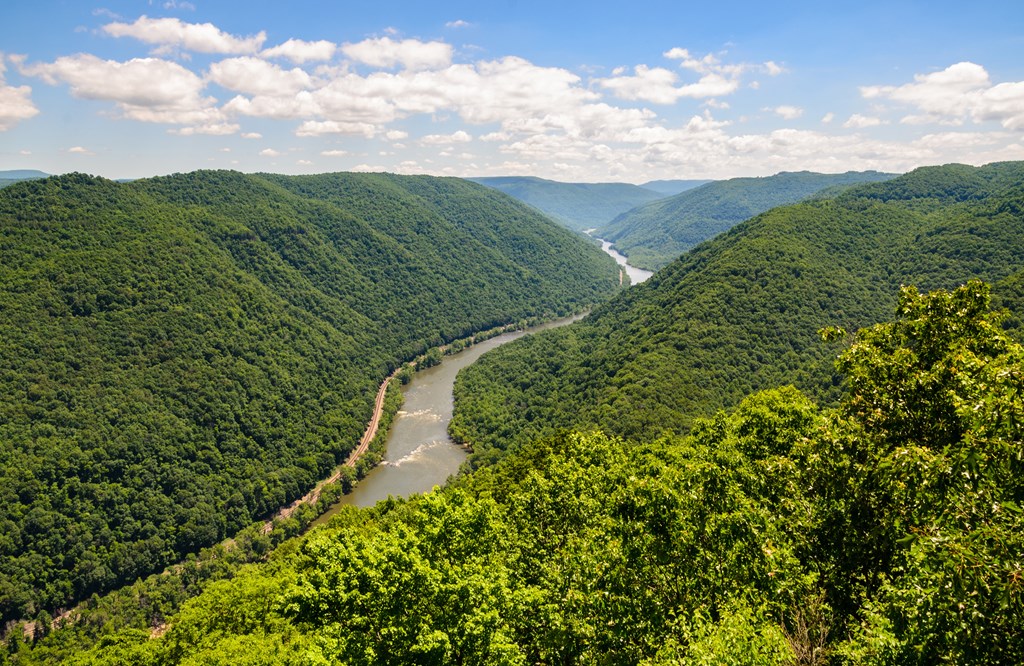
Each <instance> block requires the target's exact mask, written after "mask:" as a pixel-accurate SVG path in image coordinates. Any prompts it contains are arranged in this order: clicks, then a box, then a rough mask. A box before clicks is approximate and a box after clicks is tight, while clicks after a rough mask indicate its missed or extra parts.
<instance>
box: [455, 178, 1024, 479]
mask: <svg viewBox="0 0 1024 666" xmlns="http://www.w3.org/2000/svg"><path fill="white" fill-rule="evenodd" d="M1022 211H1024V163H1022V162H1012V163H1001V164H993V165H989V166H986V167H982V168H973V167H967V166H962V165H949V166H944V167H932V168H924V169H918V170H916V171H914V172H912V173H910V174H907V175H905V176H902V177H899V178H897V179H895V180H891V181H888V182H883V183H870V184H865V185H862V186H858V187H855V188H852V189H850V190H848V191H847V192H845V193H843V194H841V195H839V196H837V197H835V198H833V199H823V200H816V201H809V202H806V203H800V204H796V205H792V206H785V207H781V208H776V209H773V210H771V211H769V212H767V213H764V214H762V215H760V216H758V217H755V218H753V219H751V220H749V221H747V222H744V223H742V224H740V225H737V226H736V227H734V228H733V229H731V230H730V231H728V232H726V233H724V234H722V235H720V236H718V237H716V238H715V239H713V240H711V241H709V242H707V243H704V244H703V245H700V246H699V247H697V248H695V249H694V250H691V251H690V252H688V253H686V254H685V255H683V256H682V257H681V258H679V259H678V260H676V261H675V262H673V263H672V264H670V265H669V266H667V267H666V268H664V269H662V270H661V271H659V272H658V273H656V274H655V275H654V277H652V278H651V279H650V280H648V281H647V282H645V283H643V284H641V285H638V286H637V287H634V288H631V289H629V290H628V291H627V292H625V293H623V294H620V295H619V296H618V297H616V298H615V299H613V300H612V301H611V302H609V303H607V304H605V305H603V306H601V307H599V308H597V309H595V310H594V312H593V313H592V314H591V315H590V316H589V317H587V318H586V319H585V320H583V321H582V322H579V323H577V324H575V325H573V326H569V327H566V328H562V329H559V330H556V331H549V332H545V333H544V334H540V335H537V336H532V337H531V338H528V339H525V340H520V341H517V342H516V343H514V344H509V345H506V346H504V347H502V348H501V349H498V350H495V351H494V352H493V353H491V354H488V355H487V356H486V357H485V358H483V359H481V360H480V361H479V362H478V363H476V364H474V365H473V366H472V367H470V368H467V369H466V370H465V371H463V372H462V373H461V374H460V376H459V379H458V381H457V383H456V386H455V393H456V410H455V417H454V419H453V420H452V423H451V427H450V430H451V432H452V433H453V435H454V436H456V437H457V438H460V439H463V440H465V441H468V442H471V443H472V445H473V447H474V450H475V453H474V458H475V460H476V463H477V464H481V463H484V462H487V461H490V460H493V459H494V458H496V457H499V456H500V450H501V449H505V448H508V447H510V446H514V445H516V444H522V443H525V442H528V441H531V440H533V439H536V438H537V437H540V436H544V435H546V434H549V433H553V432H555V431H556V430H557V429H559V428H568V427H592V426H596V427H600V428H602V429H603V430H605V431H606V432H608V433H609V434H614V435H619V436H623V437H627V438H640V439H649V438H653V437H657V436H658V435H660V434H662V433H666V432H667V433H680V432H685V431H686V430H687V429H688V428H689V426H690V425H691V424H692V421H693V419H694V418H695V417H698V416H702V415H707V414H709V413H711V412H713V411H714V410H715V409H718V408H721V407H726V406H730V405H735V404H737V403H739V401H740V400H741V399H742V398H743V397H744V396H746V395H748V394H750V393H752V392H754V391H756V390H760V389H763V388H768V387H771V386H777V385H781V384H794V385H796V386H797V387H798V388H800V389H801V390H804V391H806V392H808V393H809V394H811V395H812V396H814V397H815V398H817V399H821V400H825V401H830V400H833V399H835V397H836V395H837V391H838V378H836V377H835V375H834V373H833V372H832V370H831V362H832V358H833V357H834V354H835V347H834V346H830V345H828V344H825V343H823V342H822V341H821V340H820V339H819V338H818V336H817V333H816V331H817V330H818V329H820V328H822V327H824V326H843V327H846V328H847V329H850V330H855V329H857V328H859V327H861V326H865V325H868V324H871V323H873V322H876V321H879V320H881V319H882V318H884V317H885V315H886V312H890V311H891V309H892V306H893V303H894V299H895V298H896V294H897V291H898V289H899V287H900V286H901V285H903V284H913V285H916V286H918V287H920V288H923V289H936V288H949V287H952V286H955V285H957V284H960V283H962V282H964V281H965V280H967V279H969V278H982V279H985V280H989V281H992V282H998V281H1000V280H1004V279H1006V278H1008V277H1010V276H1013V275H1015V274H1017V273H1019V272H1021V271H1022V270H1024V212H1022ZM997 292H998V289H997Z"/></svg>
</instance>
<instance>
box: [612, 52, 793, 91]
mask: <svg viewBox="0 0 1024 666" xmlns="http://www.w3.org/2000/svg"><path fill="white" fill-rule="evenodd" d="M662 55H663V56H664V57H666V58H668V59H669V60H679V61H680V63H679V66H680V68H682V69H687V70H690V71H692V72H696V73H698V74H700V75H701V76H700V78H699V79H698V80H697V81H696V82H694V83H688V84H685V85H679V86H677V85H676V83H677V82H678V76H677V75H676V74H675V72H673V71H671V70H668V69H665V68H663V67H648V66H647V65H637V66H636V67H634V68H633V74H632V75H626V74H625V71H626V70H625V69H624V68H617V69H615V70H614V71H613V72H612V76H611V77H609V78H606V79H598V81H597V82H598V84H599V85H600V86H601V87H602V88H605V89H607V90H611V91H612V93H613V94H614V95H615V96H616V97H618V98H620V99H627V100H641V101H645V102H651V103H652V104H674V103H675V102H677V101H678V100H679V99H680V98H683V97H689V98H693V99H702V98H713V97H722V96H725V95H731V94H732V93H734V92H736V91H737V90H739V88H740V84H741V77H742V75H743V73H744V72H746V71H749V70H753V69H758V67H759V66H756V65H751V64H748V63H724V62H722V61H721V60H720V59H719V58H718V56H716V55H714V54H711V53H709V54H707V55H705V56H703V57H700V58H698V57H696V56H694V55H693V54H691V53H690V52H689V51H688V50H687V49H684V48H679V47H676V48H672V49H669V50H668V51H665V52H664V53H663V54H662ZM765 67H767V65H765ZM768 71H769V72H770V73H773V72H774V73H778V72H781V71H782V70H781V68H780V67H779V66H778V65H775V63H771V67H770V68H769V69H768Z"/></svg>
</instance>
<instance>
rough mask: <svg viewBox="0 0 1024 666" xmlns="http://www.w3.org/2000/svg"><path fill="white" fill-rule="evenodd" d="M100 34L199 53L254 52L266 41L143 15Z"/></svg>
mask: <svg viewBox="0 0 1024 666" xmlns="http://www.w3.org/2000/svg"><path fill="white" fill-rule="evenodd" d="M103 31H104V32H106V33H107V34H108V35H112V36H114V37H134V38H135V39H138V40H139V41H142V42H145V43H147V44H156V45H158V46H160V47H164V48H172V47H177V48H182V49H185V50H187V51H196V52H198V53H237V54H245V53H256V52H257V51H259V50H260V47H261V46H262V45H263V42H264V41H265V40H266V38H267V34H266V33H265V32H262V31H261V32H259V33H258V34H256V35H250V36H249V37H236V36H234V35H230V34H228V33H226V32H223V31H222V30H220V29H218V28H217V27H216V26H215V25H213V24H212V23H185V22H183V21H181V20H180V19H176V18H156V19H153V18H149V17H147V16H142V17H140V18H139V19H138V20H136V21H135V23H120V22H115V23H108V24H107V25H105V26H103Z"/></svg>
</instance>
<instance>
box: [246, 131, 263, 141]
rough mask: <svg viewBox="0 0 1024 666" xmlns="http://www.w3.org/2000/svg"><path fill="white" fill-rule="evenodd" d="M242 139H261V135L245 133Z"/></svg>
mask: <svg viewBox="0 0 1024 666" xmlns="http://www.w3.org/2000/svg"><path fill="white" fill-rule="evenodd" d="M241 136H242V138H243V139H262V138H263V135H262V134H260V133H259V132H245V133H243V134H242V135H241Z"/></svg>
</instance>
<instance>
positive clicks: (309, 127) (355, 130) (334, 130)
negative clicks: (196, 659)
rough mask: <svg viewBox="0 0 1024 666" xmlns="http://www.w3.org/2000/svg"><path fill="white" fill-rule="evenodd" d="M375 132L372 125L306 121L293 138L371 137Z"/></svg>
mask: <svg viewBox="0 0 1024 666" xmlns="http://www.w3.org/2000/svg"><path fill="white" fill-rule="evenodd" d="M376 132H377V128H376V126H374V125H373V124H372V123H361V122H342V121H337V120H307V121H306V122H304V123H302V124H301V125H299V127H298V129H296V130H295V136H303V137H311V136H324V135H327V134H350V135H354V136H359V135H361V136H365V137H372V136H373V135H374V134H376Z"/></svg>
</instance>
